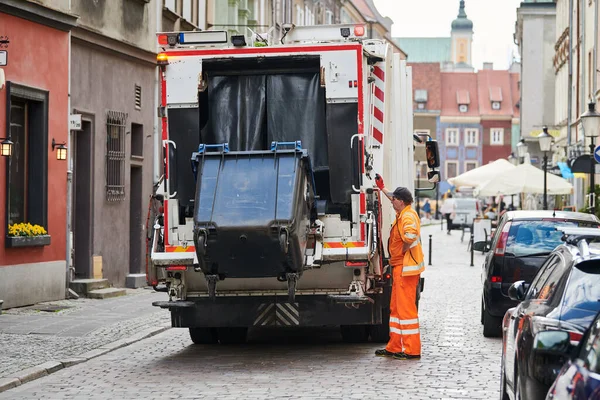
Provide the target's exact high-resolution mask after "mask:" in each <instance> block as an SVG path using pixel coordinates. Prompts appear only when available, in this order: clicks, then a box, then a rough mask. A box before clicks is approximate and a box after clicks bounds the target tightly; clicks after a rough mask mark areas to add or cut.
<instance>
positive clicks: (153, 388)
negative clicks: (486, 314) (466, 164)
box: [0, 225, 501, 400]
mask: <svg viewBox="0 0 600 400" xmlns="http://www.w3.org/2000/svg"><path fill="white" fill-rule="evenodd" d="M429 234H432V235H433V243H434V251H433V265H432V266H429V267H428V268H427V270H426V272H425V274H424V276H425V289H424V292H423V293H422V297H421V302H420V320H421V334H422V341H423V353H422V359H421V360H419V361H398V360H393V359H386V358H377V357H375V356H374V355H373V352H374V351H375V350H376V349H377V348H380V347H381V346H380V345H378V344H373V343H368V344H359V345H356V344H345V343H342V341H341V338H340V336H339V334H338V331H337V330H336V329H296V330H291V331H287V330H256V331H251V333H250V336H249V342H248V344H246V345H243V346H196V345H193V344H192V342H191V340H190V339H189V335H188V332H187V330H186V329H169V330H167V331H165V332H163V333H161V334H158V335H156V336H152V337H150V338H148V339H145V340H142V341H139V342H137V343H134V344H131V345H129V346H127V347H123V348H120V349H118V350H115V351H112V352H110V353H108V354H105V355H102V356H99V357H97V358H94V359H91V360H90V361H87V362H85V363H82V364H79V365H77V366H75V367H70V368H65V369H62V370H60V371H58V372H55V373H53V374H51V375H49V376H46V377H43V378H41V379H37V380H35V381H32V382H29V383H25V384H23V385H21V386H19V387H17V388H14V389H11V390H8V391H6V392H4V393H0V399H11V400H12V399H34V398H35V399H63V398H77V399H106V398H112V399H138V398H143V399H165V398H172V399H176V398H177V399H179V398H182V399H196V398H207V399H210V398H218V399H220V400H226V399H241V398H247V399H262V398H296V399H297V398H300V399H342V398H343V399H352V398H356V399H359V398H360V399H363V398H364V399H367V398H373V399H398V398H402V399H494V398H497V397H498V395H499V381H500V378H499V374H500V350H501V340H500V339H486V338H484V337H483V335H482V333H481V331H482V328H481V324H480V303H481V283H480V273H481V263H482V261H483V256H482V255H481V254H476V255H475V263H474V264H475V266H474V267H470V266H469V264H470V253H469V252H467V241H468V239H467V237H466V235H465V240H464V242H462V243H461V240H460V236H461V233H460V232H456V231H455V232H453V233H452V235H450V236H448V235H446V232H445V231H441V230H440V227H439V225H437V226H429V227H425V228H423V232H422V238H423V242H424V244H425V246H424V247H425V249H424V250H425V256H426V260H427V253H428V248H427V246H428V237H429V236H428V235H429ZM154 297H156V296H153V298H154ZM157 315H159V314H154V313H150V314H148V315H147V317H145V318H148V320H149V319H151V318H158V319H157V322H158V321H160V322H164V319H162V318H164V314H163V315H162V316H161V317H157ZM97 334H98V331H95V332H94V333H93V334H92V335H91V336H94V335H97ZM110 334H111V335H112V333H110ZM88 336H89V335H88ZM88 336H86V338H87V337H88ZM7 339H9V340H17V343H18V341H19V340H22V341H27V342H28V343H38V346H34V347H32V348H31V350H30V351H29V352H28V353H26V354H18V353H17V352H14V351H13V352H10V353H9V351H10V349H11V344H10V341H9V342H7ZM0 340H2V342H1V343H2V345H0V347H3V349H2V354H1V355H0V357H4V358H0V363H1V364H0V365H3V366H2V368H5V369H6V367H5V366H4V364H5V363H8V364H11V363H14V358H17V359H18V358H19V357H22V358H24V359H28V358H32V357H34V356H35V354H36V352H37V351H40V350H39V349H41V348H44V347H46V348H47V349H48V351H52V346H55V345H56V343H55V340H54V339H53V340H49V341H45V340H44V339H40V338H39V337H36V339H35V340H34V341H32V339H31V335H21V336H20V335H18V334H12V335H9V334H3V336H0ZM79 340H83V341H85V340H86V339H85V338H83V337H82V338H79V339H77V340H75V341H73V340H72V339H69V341H70V343H75V345H76V346H81V344H80V343H78V341H79ZM18 347H19V348H20V347H21V346H18ZM57 347H59V348H62V344H60V345H58V346H57ZM36 349H37V350H36ZM6 357H9V358H11V359H12V360H13V361H11V360H7V359H6ZM9 368H10V367H9Z"/></svg>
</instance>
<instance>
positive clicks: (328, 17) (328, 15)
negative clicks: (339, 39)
mask: <svg viewBox="0 0 600 400" xmlns="http://www.w3.org/2000/svg"><path fill="white" fill-rule="evenodd" d="M325 23H326V24H327V25H333V12H331V11H329V10H326V11H325Z"/></svg>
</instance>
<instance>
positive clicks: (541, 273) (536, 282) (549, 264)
mask: <svg viewBox="0 0 600 400" xmlns="http://www.w3.org/2000/svg"><path fill="white" fill-rule="evenodd" d="M560 263H561V259H560V257H559V256H558V255H557V254H552V255H551V256H550V257H548V259H547V260H546V261H545V262H544V263H543V264H542V266H541V267H540V269H539V270H538V272H537V274H536V275H535V277H534V278H533V281H532V282H531V286H530V287H529V290H528V291H527V296H526V297H525V299H526V300H532V299H536V298H537V297H538V296H539V294H540V293H541V291H542V289H543V287H544V284H545V283H546V280H547V279H548V276H549V275H550V273H552V271H553V270H554V268H556V267H557V266H558V265H559V264H560Z"/></svg>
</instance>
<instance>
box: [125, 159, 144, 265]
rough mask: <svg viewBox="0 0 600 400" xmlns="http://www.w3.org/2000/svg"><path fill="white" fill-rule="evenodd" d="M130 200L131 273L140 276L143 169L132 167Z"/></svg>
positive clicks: (137, 166) (136, 166)
mask: <svg viewBox="0 0 600 400" xmlns="http://www.w3.org/2000/svg"><path fill="white" fill-rule="evenodd" d="M130 185H131V186H130V190H129V193H130V199H129V273H130V274H140V273H143V272H144V270H143V268H142V236H143V234H144V232H143V230H142V167H141V166H139V165H134V164H132V165H131V175H130Z"/></svg>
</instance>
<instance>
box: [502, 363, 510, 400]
mask: <svg viewBox="0 0 600 400" xmlns="http://www.w3.org/2000/svg"><path fill="white" fill-rule="evenodd" d="M500 400H510V397H508V393H506V376H505V375H504V357H502V367H501V368H500Z"/></svg>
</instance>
